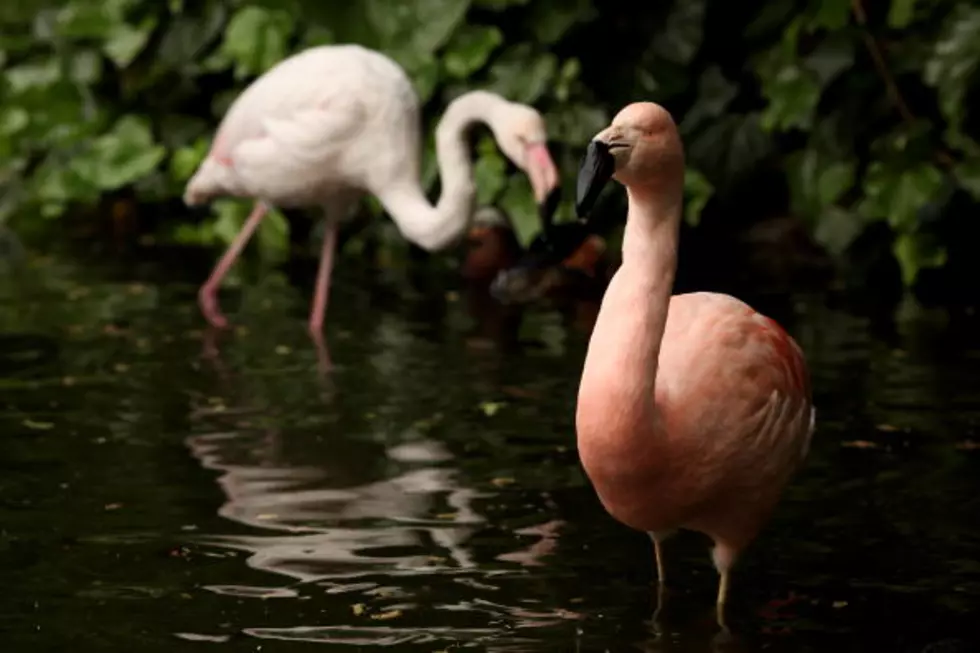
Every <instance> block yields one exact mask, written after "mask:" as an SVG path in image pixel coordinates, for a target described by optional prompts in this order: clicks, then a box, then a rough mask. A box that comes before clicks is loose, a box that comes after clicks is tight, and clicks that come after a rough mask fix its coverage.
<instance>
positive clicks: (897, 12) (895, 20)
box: [888, 0, 915, 29]
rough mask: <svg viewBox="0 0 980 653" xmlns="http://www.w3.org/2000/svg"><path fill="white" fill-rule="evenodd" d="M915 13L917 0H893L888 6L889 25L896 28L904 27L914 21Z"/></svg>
mask: <svg viewBox="0 0 980 653" xmlns="http://www.w3.org/2000/svg"><path fill="white" fill-rule="evenodd" d="M914 15H915V0H892V3H891V5H890V6H889V7H888V26H889V27H892V28H894V29H904V28H906V27H908V26H909V23H911V22H912V17H913V16H914Z"/></svg>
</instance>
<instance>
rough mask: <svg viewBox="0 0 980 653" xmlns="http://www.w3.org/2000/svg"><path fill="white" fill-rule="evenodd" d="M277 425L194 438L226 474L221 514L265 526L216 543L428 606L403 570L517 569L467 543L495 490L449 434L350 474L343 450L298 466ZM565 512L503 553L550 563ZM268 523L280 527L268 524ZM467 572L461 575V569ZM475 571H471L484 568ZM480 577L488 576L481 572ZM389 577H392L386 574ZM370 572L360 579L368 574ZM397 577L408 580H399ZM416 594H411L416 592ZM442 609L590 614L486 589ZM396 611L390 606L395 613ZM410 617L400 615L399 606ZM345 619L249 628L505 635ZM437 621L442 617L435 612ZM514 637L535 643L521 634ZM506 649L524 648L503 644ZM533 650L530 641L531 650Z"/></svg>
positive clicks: (206, 462) (545, 622)
mask: <svg viewBox="0 0 980 653" xmlns="http://www.w3.org/2000/svg"><path fill="white" fill-rule="evenodd" d="M277 437H278V434H269V433H266V434H262V435H250V434H247V433H237V432H225V433H210V434H204V435H195V436H191V437H188V438H187V439H186V444H187V446H188V447H189V449H190V451H191V452H192V454H193V455H194V456H195V458H197V459H198V460H199V461H200V462H201V464H202V465H203V466H204V467H206V468H208V469H213V470H219V471H221V472H222V475H221V477H220V478H219V479H218V484H219V486H220V487H221V489H222V491H223V492H224V494H225V496H226V497H227V501H226V502H225V503H224V504H223V505H222V506H221V508H220V509H219V514H220V515H221V516H222V517H224V518H227V519H229V520H232V521H234V522H237V523H239V524H242V525H245V526H248V527H250V528H254V529H259V530H261V531H263V533H261V534H249V535H204V536H202V537H200V538H199V540H200V541H201V542H202V543H204V544H208V545H212V546H218V547H223V548H228V549H232V550H239V551H245V552H247V553H248V554H249V557H248V559H247V564H248V565H249V566H250V567H252V568H253V569H258V570H262V571H267V572H273V573H276V574H280V575H283V576H287V577H289V578H291V579H294V580H296V581H298V582H300V583H319V584H321V585H322V586H324V587H326V588H327V591H328V592H337V593H346V592H359V593H365V592H367V593H368V594H371V593H377V592H380V595H381V596H383V597H386V598H392V599H399V601H400V602H399V603H398V604H397V605H402V606H403V607H412V608H418V605H417V603H416V601H417V600H418V597H414V596H413V594H412V592H411V591H409V590H407V589H405V588H396V587H391V586H390V583H392V582H393V580H394V579H396V578H404V579H408V578H411V577H426V576H434V575H438V576H445V577H450V578H453V577H454V578H455V580H456V582H459V583H462V584H464V585H468V586H470V587H473V588H477V589H483V590H489V591H496V590H498V589H499V587H498V586H496V585H494V584H493V578H494V577H495V576H500V575H502V574H503V575H506V574H512V572H511V571H509V570H508V569H501V568H498V569H496V570H494V569H479V567H480V565H479V564H478V563H477V562H476V561H475V559H474V558H475V556H474V554H473V552H472V551H470V550H469V549H468V547H467V545H468V543H469V540H470V539H471V537H472V536H473V534H474V533H475V532H476V531H477V530H478V529H479V528H480V527H481V526H482V525H483V524H484V523H485V522H486V519H485V518H484V517H483V516H482V515H480V514H479V513H478V512H477V511H476V509H475V508H474V505H473V504H474V500H476V499H479V498H490V497H491V495H490V494H487V493H480V492H477V491H475V490H473V489H470V488H467V487H465V486H462V485H461V484H460V483H459V482H458V480H457V478H458V475H459V472H458V471H457V470H456V469H454V468H452V467H450V466H447V463H449V462H450V461H452V459H453V456H452V454H451V453H450V452H449V451H448V450H447V449H446V448H445V446H444V445H442V444H441V443H439V442H436V441H434V440H418V441H413V442H407V443H401V444H398V445H395V446H391V447H388V448H386V449H385V450H384V454H383V455H384V456H385V458H386V459H387V460H388V461H389V462H390V463H393V464H394V465H395V466H397V467H398V468H399V471H397V472H395V473H393V474H392V475H391V476H390V477H389V478H385V479H381V480H377V481H373V482H369V483H364V484H360V485H345V484H344V482H343V479H344V477H345V476H348V475H349V474H348V473H345V472H343V471H338V470H341V469H342V468H343V467H345V465H346V464H348V463H349V462H350V461H345V460H344V457H343V455H342V454H341V453H340V452H339V448H338V454H339V455H337V456H335V457H333V458H332V459H331V460H329V461H322V464H321V465H316V466H314V465H309V464H306V465H295V466H294V465H290V464H288V463H285V462H283V461H282V460H281V459H279V457H278V456H277V455H276V450H275V447H274V446H271V443H272V442H274V441H275V440H276V439H277ZM560 524H561V523H560V522H558V521H556V520H551V521H548V522H546V523H544V524H541V525H538V526H532V527H528V528H526V529H522V530H520V531H518V532H517V534H523V535H538V536H540V539H539V540H538V541H537V542H534V543H532V544H531V545H530V546H529V547H525V548H520V549H518V550H514V551H511V552H508V553H503V554H501V555H499V556H497V560H499V561H502V562H511V563H516V564H518V565H521V566H540V565H542V564H544V563H543V561H542V558H543V557H545V556H547V555H548V554H550V553H551V552H552V551H553V550H554V548H555V543H556V538H557V535H558V529H559V527H560ZM269 531H274V532H278V534H268V533H269ZM461 574H462V576H460V575H461ZM474 574H475V575H476V577H475V578H474V577H470V576H473V575H474ZM477 578H479V580H477ZM380 580H384V581H385V584H384V585H381V584H380V583H379V582H378V581H380ZM358 581H361V582H358ZM395 582H397V581H395ZM206 589H208V590H210V591H212V592H215V593H217V594H230V595H234V596H238V597H243V598H266V599H268V598H296V597H297V596H298V593H297V588H296V586H295V585H294V586H292V587H250V586H241V585H235V586H228V585H209V586H207V587H206ZM406 601H407V602H408V603H405V602H406ZM434 607H435V609H437V610H440V611H443V612H454V613H464V612H469V613H482V614H484V615H486V617H488V618H484V620H483V621H484V623H490V624H493V623H494V622H495V621H496V620H499V619H502V618H505V619H508V620H509V621H510V622H511V625H510V628H512V629H516V630H521V629H525V628H541V627H545V626H550V625H558V624H560V623H562V622H563V621H566V620H568V619H576V618H579V615H577V614H575V613H571V612H565V611H561V610H558V611H555V610H546V609H545V610H530V609H527V608H523V607H511V606H505V605H498V604H495V603H493V602H490V601H481V600H479V599H478V600H476V601H472V602H461V603H457V604H454V605H438V606H434ZM396 612H399V613H400V611H398V610H396V611H389V612H387V613H385V612H382V613H380V617H381V618H385V615H386V614H390V615H395V614H396ZM398 616H400V614H398ZM345 621H349V619H348V618H347V617H346V616H343V615H342V616H341V619H340V622H341V623H339V624H337V625H333V626H316V627H313V626H302V627H287V628H246V629H244V630H243V632H245V633H246V634H249V635H252V636H255V637H261V638H267V639H281V640H291V641H307V642H320V643H344V644H351V645H375V646H378V645H388V646H390V645H395V644H409V643H411V644H425V643H430V642H436V641H443V640H447V639H448V640H449V641H467V640H481V639H487V638H492V639H493V641H494V642H495V643H496V644H497V645H498V646H499V645H502V644H503V643H504V640H501V639H500V632H499V628H497V627H453V628H450V627H436V628H432V627H430V626H415V627H396V626H393V625H384V626H381V625H378V626H376V627H355V626H350V625H349V624H347V623H345ZM429 623H431V621H430V622H429ZM506 641H509V642H510V644H517V643H519V642H525V643H526V642H529V641H530V640H527V639H525V638H520V637H518V638H512V641H511V640H506ZM497 650H519V649H516V648H507V649H504V648H498V649H497ZM527 650H530V649H527Z"/></svg>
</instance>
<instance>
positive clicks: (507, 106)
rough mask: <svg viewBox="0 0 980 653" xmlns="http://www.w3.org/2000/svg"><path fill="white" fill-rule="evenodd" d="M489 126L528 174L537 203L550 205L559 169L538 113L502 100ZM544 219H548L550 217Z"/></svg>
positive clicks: (503, 147) (541, 118)
mask: <svg viewBox="0 0 980 653" xmlns="http://www.w3.org/2000/svg"><path fill="white" fill-rule="evenodd" d="M490 128H491V129H492V130H493V133H494V137H495V138H496V140H497V144H498V145H499V146H500V149H501V150H503V153H504V155H505V156H506V157H507V158H508V159H510V160H511V161H513V163H514V165H516V166H517V167H518V168H520V169H521V170H523V171H524V173H525V174H527V176H528V179H529V180H530V182H531V189H532V190H533V191H534V199H535V201H537V203H538V206H539V207H543V206H546V205H550V204H552V203H553V202H552V197H553V196H554V194H555V193H554V191H555V190H556V189H557V188H558V183H559V179H558V169H557V168H556V167H555V162H554V161H552V159H551V154H550V153H549V152H548V130H547V128H546V127H545V123H544V118H543V117H542V116H541V114H540V113H538V111H537V110H535V109H534V108H533V107H529V106H527V105H526V104H518V103H516V102H505V103H503V104H502V105H500V106H499V107H498V108H497V109H496V110H495V111H494V116H493V119H492V120H491V121H490ZM554 208H557V207H553V208H552V209H551V210H552V212H553V210H554ZM547 219H548V221H549V222H550V216H547Z"/></svg>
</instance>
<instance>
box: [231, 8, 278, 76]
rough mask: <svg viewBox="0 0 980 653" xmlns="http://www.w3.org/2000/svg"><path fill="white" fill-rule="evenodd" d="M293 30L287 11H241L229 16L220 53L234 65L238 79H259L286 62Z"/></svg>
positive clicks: (255, 9)
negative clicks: (273, 67)
mask: <svg viewBox="0 0 980 653" xmlns="http://www.w3.org/2000/svg"><path fill="white" fill-rule="evenodd" d="M293 28H294V23H293V17H292V15H291V14H289V13H288V12H286V11H282V10H276V9H264V8H262V7H254V6H249V7H243V8H242V9H239V10H238V11H237V12H236V13H235V15H234V16H232V18H231V22H230V23H229V24H228V28H227V30H226V31H225V39H224V41H223V42H222V44H221V50H220V52H221V54H222V55H224V56H226V57H228V58H229V59H230V60H231V61H232V62H234V64H235V77H236V78H237V79H245V78H246V77H251V76H255V75H260V74H262V73H264V72H265V71H267V70H268V69H269V68H272V66H274V65H275V64H277V63H279V61H281V60H282V59H283V58H285V56H286V42H287V40H288V39H289V37H290V35H291V34H292V32H293Z"/></svg>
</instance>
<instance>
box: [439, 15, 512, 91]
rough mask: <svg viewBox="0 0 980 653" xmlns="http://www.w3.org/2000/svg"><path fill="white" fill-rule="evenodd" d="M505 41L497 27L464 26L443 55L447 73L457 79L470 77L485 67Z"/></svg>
mask: <svg viewBox="0 0 980 653" xmlns="http://www.w3.org/2000/svg"><path fill="white" fill-rule="evenodd" d="M503 40H504V37H503V34H501V32H500V30H499V29H497V28H496V27H486V26H483V25H474V26H470V25H466V26H463V28H462V29H460V30H459V31H457V32H456V34H454V35H453V38H452V39H451V40H450V41H449V44H448V45H447V46H446V52H445V54H444V55H443V63H444V65H445V67H446V72H448V73H449V74H450V75H452V76H453V77H456V78H457V79H465V78H467V77H469V76H470V75H472V74H473V73H474V72H476V71H477V70H479V69H480V68H482V67H483V65H484V64H485V63H486V62H487V59H489V58H490V55H491V53H493V51H494V50H495V49H496V48H497V46H498V45H500V44H501V43H502V42H503Z"/></svg>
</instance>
